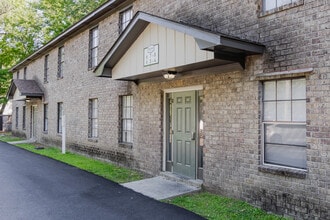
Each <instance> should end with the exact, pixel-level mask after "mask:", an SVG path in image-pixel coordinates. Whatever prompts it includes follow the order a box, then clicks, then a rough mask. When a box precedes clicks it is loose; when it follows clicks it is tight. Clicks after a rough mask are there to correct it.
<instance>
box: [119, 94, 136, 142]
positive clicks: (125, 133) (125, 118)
mask: <svg viewBox="0 0 330 220" xmlns="http://www.w3.org/2000/svg"><path fill="white" fill-rule="evenodd" d="M121 142H125V143H133V96H132V95H127V96H122V97H121Z"/></svg>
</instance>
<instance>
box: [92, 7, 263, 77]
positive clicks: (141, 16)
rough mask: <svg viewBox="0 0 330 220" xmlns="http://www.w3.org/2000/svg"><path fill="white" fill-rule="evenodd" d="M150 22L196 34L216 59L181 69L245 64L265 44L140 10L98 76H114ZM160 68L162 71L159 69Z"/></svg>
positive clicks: (198, 42) (102, 65)
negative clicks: (113, 72)
mask: <svg viewBox="0 0 330 220" xmlns="http://www.w3.org/2000/svg"><path fill="white" fill-rule="evenodd" d="M149 24H156V25H159V26H161V27H164V28H168V29H172V30H174V31H178V32H181V33H184V34H186V35H189V36H191V37H193V39H194V40H195V42H196V43H197V45H198V47H199V49H200V50H204V51H211V52H213V53H214V59H213V60H211V61H209V62H204V63H201V65H197V66H196V65H187V66H186V67H180V70H181V71H191V70H196V69H194V68H205V67H212V66H219V65H227V64H233V63H239V64H240V65H241V66H242V68H245V57H246V56H248V55H255V54H262V53H263V51H264V49H265V47H264V46H263V45H261V44H258V43H254V42H249V41H246V40H241V39H238V38H234V37H229V36H226V35H222V34H219V33H215V32H211V31H208V30H204V29H201V28H199V27H195V26H190V25H187V24H183V23H179V22H175V21H172V20H168V19H164V18H161V17H158V16H155V15H151V14H147V13H144V12H138V13H137V14H136V15H135V16H134V17H133V19H132V21H131V22H130V24H129V25H128V27H127V28H126V29H125V31H124V32H123V33H122V34H121V35H120V36H119V38H118V39H117V41H116V42H115V43H114V45H113V46H112V48H111V49H110V50H109V51H108V53H107V54H106V56H105V57H104V58H103V59H102V61H101V62H100V63H99V65H98V66H97V68H96V69H95V70H94V73H95V75H96V76H103V77H112V70H113V68H114V66H115V65H116V64H117V63H118V62H119V61H120V59H121V58H122V57H123V55H124V54H125V53H126V52H127V51H128V50H129V48H130V47H131V46H132V44H133V43H134V42H135V41H136V40H137V39H138V37H139V36H140V35H141V33H142V32H143V31H144V30H145V29H146V28H147V26H148V25H149ZM158 72H159V71H158ZM155 74H158V75H159V73H148V74H144V76H141V77H138V76H135V77H126V78H122V79H123V80H139V79H146V78H151V77H154V76H155Z"/></svg>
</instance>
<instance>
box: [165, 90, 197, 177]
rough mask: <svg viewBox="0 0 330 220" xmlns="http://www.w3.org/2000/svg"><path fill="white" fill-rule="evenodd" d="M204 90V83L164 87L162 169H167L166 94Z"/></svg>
mask: <svg viewBox="0 0 330 220" xmlns="http://www.w3.org/2000/svg"><path fill="white" fill-rule="evenodd" d="M199 90H203V85H196V86H187V87H179V88H171V89H164V90H163V92H164V97H163V99H164V100H163V103H164V104H163V112H164V113H163V164H162V171H166V143H167V140H166V137H167V135H166V133H167V130H166V116H167V114H168V112H167V109H166V103H167V102H166V94H169V93H174V92H187V91H199Z"/></svg>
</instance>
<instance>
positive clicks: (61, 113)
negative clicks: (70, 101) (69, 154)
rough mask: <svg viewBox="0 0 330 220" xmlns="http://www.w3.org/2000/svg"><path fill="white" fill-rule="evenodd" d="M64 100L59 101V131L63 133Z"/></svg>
mask: <svg viewBox="0 0 330 220" xmlns="http://www.w3.org/2000/svg"><path fill="white" fill-rule="evenodd" d="M62 118H63V102H58V103H57V133H59V134H62Z"/></svg>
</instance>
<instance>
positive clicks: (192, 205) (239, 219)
mask: <svg viewBox="0 0 330 220" xmlns="http://www.w3.org/2000/svg"><path fill="white" fill-rule="evenodd" d="M165 202H168V203H171V204H173V205H177V206H180V207H182V208H185V209H187V210H190V211H192V212H195V213H197V214H199V215H201V216H203V217H205V218H207V219H211V220H212V219H214V220H215V219H226V220H227V219H233V220H243V219H244V220H284V219H287V218H284V217H280V216H277V215H274V214H268V213H267V212H265V211H263V210H261V209H259V208H255V207H253V206H251V205H249V204H248V203H246V202H243V201H240V200H236V199H231V198H226V197H222V196H219V195H214V194H211V193H208V192H201V193H196V194H192V195H184V196H180V197H176V198H174V199H169V200H165Z"/></svg>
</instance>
